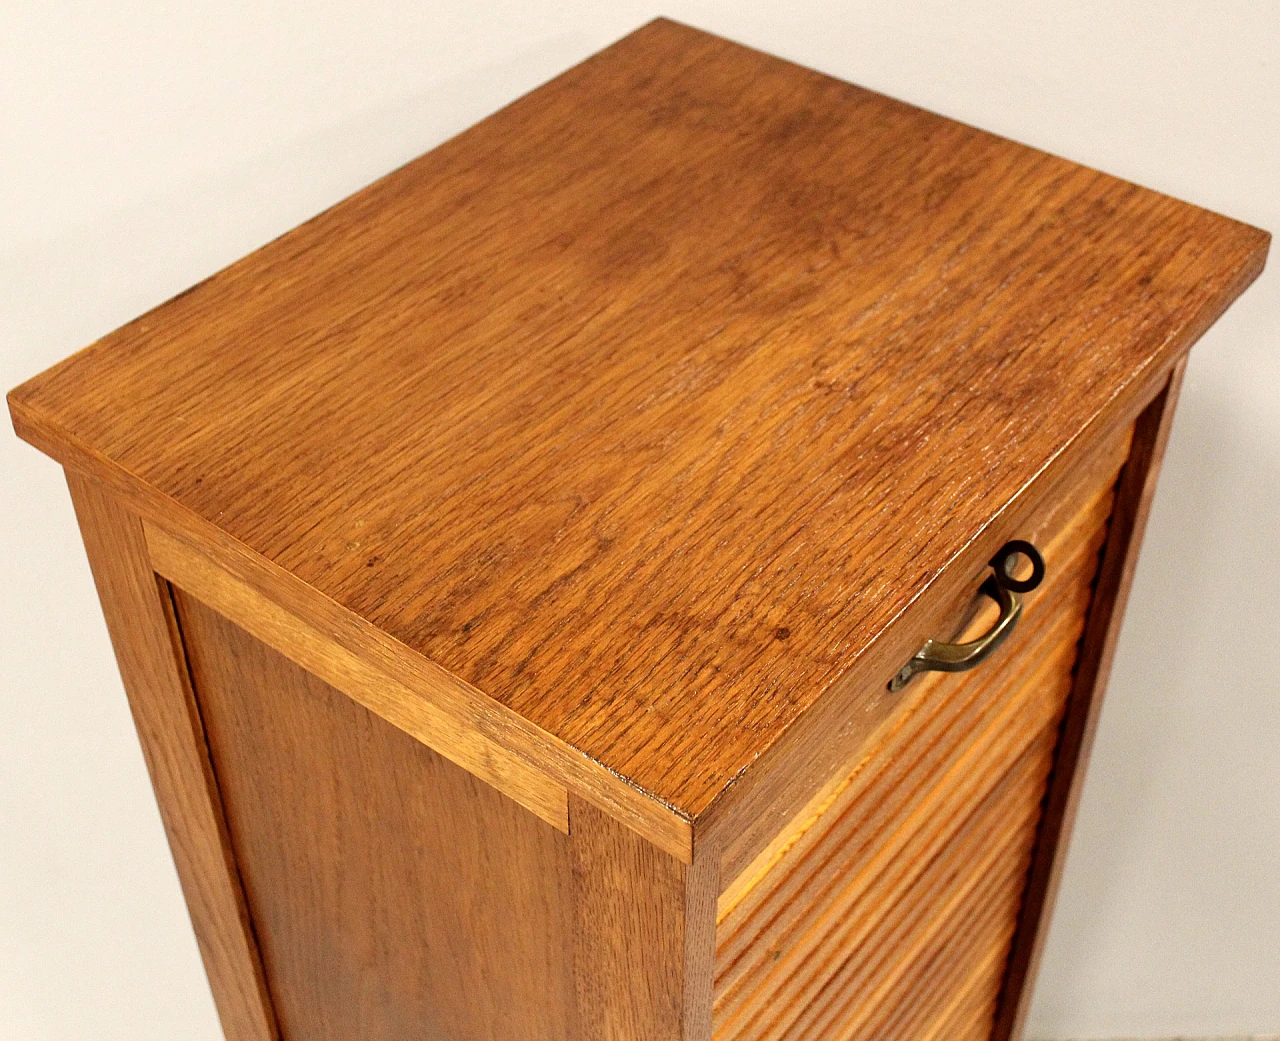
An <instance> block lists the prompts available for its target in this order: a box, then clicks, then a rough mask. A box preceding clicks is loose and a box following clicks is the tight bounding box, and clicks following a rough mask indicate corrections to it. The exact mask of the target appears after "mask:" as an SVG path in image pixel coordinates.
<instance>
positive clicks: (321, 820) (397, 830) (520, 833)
mask: <svg viewBox="0 0 1280 1041" xmlns="http://www.w3.org/2000/svg"><path fill="white" fill-rule="evenodd" d="M175 601H176V603H177V606H178V617H179V620H180V623H181V627H182V633H183V637H184V639H185V641H186V645H187V649H188V654H189V657H190V661H191V671H192V676H193V677H194V681H195V688H196V690H197V692H198V696H199V701H200V707H201V711H202V713H203V717H204V720H205V725H206V727H207V731H208V735H209V747H210V750H211V752H212V758H213V763H214V767H215V769H216V773H217V777H218V783H219V787H220V789H221V792H222V798H223V802H224V805H225V806H226V812H227V819H228V822H229V827H230V836H231V845H232V848H233V849H234V851H235V855H236V859H237V861H238V863H239V865H240V870H241V873H242V877H243V879H244V885H245V890H246V892H247V894H248V903H249V908H250V910H251V911H252V915H253V921H254V927H255V930H256V933H257V936H258V939H259V941H260V943H261V946H262V954H263V960H264V963H265V966H266V976H267V980H268V982H269V984H270V988H271V993H272V995H273V996H274V998H275V1007H276V1010H277V1013H278V1015H279V1018H280V1024H281V1029H282V1032H283V1035H284V1037H285V1038H289V1039H297V1041H303V1039H305V1041H323V1039H335V1041H337V1039H341V1041H353V1039H356V1038H359V1039H361V1041H378V1039H385V1041H413V1039H421V1041H439V1039H441V1038H449V1039H451V1041H510V1039H512V1038H527V1039H529V1041H565V1039H571V1038H575V1037H577V1036H578V1031H577V995H576V992H575V985H574V975H573V950H574V945H575V935H576V933H577V932H578V929H579V926H578V924H577V923H576V922H575V920H574V912H573V900H574V892H575V886H576V883H575V880H574V858H573V853H572V851H571V850H570V847H569V840H568V838H567V837H566V836H565V835H564V834H562V833H561V832H559V831H557V830H556V829H555V828H553V827H551V826H550V825H548V824H546V823H544V822H543V821H542V820H540V819H538V818H537V817H535V816H534V815H533V814H531V813H529V812H528V811H527V810H525V809H524V808H523V807H521V806H520V805H518V804H517V803H516V802H514V801H512V800H510V799H508V798H507V797H506V796H504V795H501V794H499V793H498V792H497V791H495V790H494V789H493V788H491V787H489V786H488V785H487V784H485V783H484V782H482V781H480V780H478V779H477V778H475V777H473V776H472V775H471V774H469V773H468V772H466V771H465V770H463V769H460V768H459V767H457V766H455V765H454V764H452V763H450V762H449V761H447V760H446V759H444V758H442V757H441V756H439V755H437V754H436V753H434V752H432V751H431V750H430V749H428V748H427V747H425V746H424V745H422V744H421V743H419V742H418V741H415V740H414V739H413V738H412V737H410V736H409V735H407V734H405V733H402V732H401V731H400V730H398V729H396V728H395V727H393V726H391V725H390V724H389V723H387V722H386V721H384V720H382V719H380V718H378V717H377V716H375V715H374V714H372V713H370V712H369V711H367V710H366V709H364V708H363V707H361V706H360V705H358V704H357V703H355V702H354V701H352V700H351V699H350V698H348V697H347V696H346V695H345V694H343V693H341V692H339V691H338V690H335V689H334V688H333V687H331V686H329V685H328V684H326V683H324V682H323V681H321V680H320V679H318V678H316V677H315V676H313V675H311V674H310V673H308V672H306V671H305V670H303V669H302V668H300V667H299V666H297V665H295V664H294V663H293V662H291V661H289V660H288V659H286V658H284V657H283V656H281V655H279V654H277V653H276V652H275V651H273V650H271V649H270V648H268V647H267V646H265V645H264V644H262V643H261V642H259V641H258V640H256V639H254V638H253V637H251V636H250V635H249V634H248V633H246V632H244V631H243V630H241V629H240V628H238V627H237V626H235V625H233V624H232V623H231V622H229V621H227V620H226V619H224V618H222V617H221V616H220V615H218V614H217V613H216V612H214V611H213V610H212V609H210V608H209V607H206V606H205V605H203V604H201V603H200V602H199V601H197V600H195V599H194V598H192V597H190V596H189V595H187V594H185V593H183V592H181V591H178V592H176V593H175ZM634 841H635V842H637V843H639V842H642V840H640V839H639V838H635V839H634ZM649 848H650V849H652V847H649ZM655 856H657V857H660V858H662V859H664V860H668V861H670V862H671V863H672V864H676V862H675V861H674V860H671V858H669V857H666V855H665V854H662V853H655Z"/></svg>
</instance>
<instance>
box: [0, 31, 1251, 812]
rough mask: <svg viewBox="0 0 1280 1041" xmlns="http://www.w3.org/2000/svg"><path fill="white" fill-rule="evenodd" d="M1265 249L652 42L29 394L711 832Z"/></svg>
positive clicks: (1184, 208) (852, 104)
mask: <svg viewBox="0 0 1280 1041" xmlns="http://www.w3.org/2000/svg"><path fill="white" fill-rule="evenodd" d="M1267 243H1268V237H1267V235H1266V234H1265V233H1263V232H1261V231H1258V230H1256V229H1254V228H1251V227H1248V226H1246V225H1243V224H1240V223H1238V222H1235V221H1232V220H1229V219H1227V218H1225V217H1222V216H1219V215H1216V214H1213V213H1210V212H1207V211H1205V210H1203V209H1199V208H1197V207H1195V206H1191V205H1188V204H1186V203H1183V202H1179V201H1177V200H1175V199H1172V198H1169V197H1167V196H1164V195H1160V194H1158V193H1156V192H1153V191H1148V190H1146V189H1143V188H1139V187H1136V186H1135V185H1132V184H1129V183H1126V182H1124V181H1120V180H1117V179H1116V178H1113V177H1109V176H1106V175H1104V174H1101V173H1098V172H1096V171H1093V170H1090V169H1087V168H1085V167H1082V166H1078V165H1076V164H1073V163H1070V162H1067V161H1065V160H1062V159H1059V158H1055V157H1053V156H1050V155H1046V154H1045V153H1043V152H1040V151H1037V150H1035V149H1032V148H1027V147H1024V146H1021V145H1018V144H1015V143H1012V142H1010V141H1007V140H1004V139H1001V138H998V137H995V136H993V135H991V134H987V133H984V132H982V131H979V130H976V129H973V128H971V127H968V126H964V125H962V124H960V123H956V122H953V121H951V120H948V119H944V118H942V117H940V116H937V115H933V114H931V113H928V112H924V111H922V110H920V109H917V108H913V107H911V106H909V105H906V104H903V103H900V102H897V101H894V100H891V99H889V98H886V97H883V96H881V95H878V94H875V93H871V92H869V91H866V90H863V89H860V88H858V87H855V86H851V85H849V84H846V83H843V82H840V81H837V80H835V79H832V78H829V77H827V76H823V75H819V74H818V73H815V72H811V71H808V70H806V69H803V68H800V67H797V66H795V65H792V64H789V63H787V62H784V61H781V60H778V59H776V58H772V57H768V56H765V55H763V54H760V53H757V52H755V51H752V50H749V49H746V48H744V47H741V46H738V45H735V44H732V43H729V42H726V41H725V40H722V39H719V38H717V37H714V36H711V35H707V34H704V33H701V32H698V31H695V30H692V29H689V28H686V27H683V26H680V25H677V24H674V23H671V22H668V21H658V22H654V23H652V24H650V25H648V26H646V27H644V28H643V29H641V30H639V31H638V32H636V33H634V34H632V35H631V36H629V37H627V38H626V39H624V40H623V41H621V42H620V43H618V44H616V45H614V46H613V47H611V48H609V49H607V50H606V51H604V52H602V53H600V54H599V55H596V56H595V57H593V58H591V59H589V60H588V61H586V62H584V63H583V64H581V65H579V66H577V67H575V68H573V69H571V70H570V71H568V72H566V73H565V74H564V75H562V76H560V77H559V78H557V79H556V80H554V81H552V82H550V83H548V84H547V85H545V86H543V87H542V88H540V89H539V90H536V91H534V92H533V93H531V94H529V95H527V96H525V97H523V98H521V99H520V100H518V101H516V102H515V103H513V104H512V105H510V106H509V107H507V108H505V109H503V110H502V111H501V112H499V113H497V114H496V115H494V116H492V117H490V118H488V119H486V120H484V121H483V122H481V123H480V124H478V125H477V126H475V127H473V128H472V129H470V130H468V131H466V132H465V133H463V134H461V135H459V136H458V137H455V138H453V139H452V140H450V141H448V142H446V143H445V144H443V145H441V146H440V147H439V148H437V149H435V150H434V151H432V152H430V153H428V154H426V155H424V156H422V157H421V158H419V159H417V160H415V161H414V162H412V163H409V164H408V165H407V166H405V167H402V168H401V169H399V170H397V171H395V172H394V173H392V174H390V175H389V176H387V177H385V178H383V179H382V180H380V181H378V182H376V183H375V184H373V185H371V186H369V187H368V188H366V189H364V190H363V191H361V192H359V193H357V194H356V195H354V196H352V197H350V198H348V199H346V200H344V201H343V202H341V203H339V204H338V205H336V206H334V207H333V208H332V209H330V210H328V211H326V212H325V213H323V214H321V215H320V216H318V217H316V218H315V219H313V220H311V221H309V222H308V223H306V224H304V225H302V226H301V227H299V228H297V229H295V230H294V231H292V232H290V233H288V234H287V235H284V236H283V237H281V238H279V239H277V240H275V241H274V242H271V243H270V244H268V245H267V246H264V247H263V248H262V249H260V250H258V251H257V252H255V253H253V254H252V255H250V256H248V257H246V258H244V259H243V260H241V261H239V262H238V263H236V264H233V265H232V266H231V267H229V268H227V269H226V270H224V271H222V272H220V273H218V274H216V275H214V276H213V277H212V278H210V279H208V280H207V281H205V282H202V283H200V284H199V285H197V286H195V287H194V288H192V289H190V290H188V291H187V292H185V293H183V294H182V295H180V296H178V297H176V298H174V299H173V300H170V301H169V302H167V303H165V304H163V305H162V306H160V307H158V308H156V309H155V310H154V311H152V312H150V313H149V314H147V315H145V316H144V317H142V318H139V319H138V320H136V321H134V322H131V323H130V324H128V325H126V326H124V327H123V328H121V329H120V330H118V331H116V332H114V333H112V334H111V335H109V336H107V337H105V338H104V339H102V340H100V341H99V342H97V343H95V344H93V345H92V346H90V347H88V348H86V349H85V350H83V351H81V352H80V353H79V354H77V355H75V356H74V357H72V358H70V359H68V360H67V361H65V362H63V363H62V364H60V365H58V366H56V367H55V368H53V369H50V370H49V371H47V372H46V373H44V374H42V375H40V376H38V377H36V378H35V379H33V380H31V381H30V382H28V383H27V384H25V385H23V386H22V387H20V388H18V389H17V390H16V391H14V392H13V393H12V394H11V395H10V399H9V400H10V407H11V410H12V413H13V416H14V422H15V426H16V427H17V429H18V430H19V432H20V433H21V434H22V435H23V436H24V437H27V438H28V439H29V440H32V441H33V442H34V443H36V444H37V445H39V446H40V447H42V448H44V449H45V450H47V451H49V452H50V453H51V454H53V455H55V456H56V457H57V458H59V459H61V460H62V461H63V462H65V463H67V464H68V465H71V466H73V467H75V468H78V469H81V470H87V471H89V472H91V473H93V474H95V475H97V476H99V477H101V478H103V479H105V480H107V481H109V482H110V483H111V484H112V485H114V486H115V487H117V488H119V489H122V490H124V491H126V492H127V493H128V494H129V495H130V496H131V498H132V501H134V502H135V503H138V504H140V506H139V508H141V509H144V510H149V511H151V512H152V513H154V514H155V515H157V516H163V517H164V518H166V522H167V523H168V524H170V525H175V526H180V527H185V528H186V529H187V530H188V531H189V532H193V533H195V535H196V536H198V537H207V538H209V539H214V538H218V539H222V540H224V542H227V543H228V544H230V543H234V544H235V545H237V546H239V547H241V548H243V550H244V551H245V552H246V553H248V554H251V555H253V556H255V557H257V558H261V559H262V560H264V561H266V562H267V563H268V564H269V565H270V567H271V568H273V569H276V570H278V571H279V572H280V573H281V574H285V575H288V576H290V577H291V578H292V579H295V580H297V581H299V582H300V583H305V584H306V586H308V587H310V588H311V589H313V590H315V591H316V592H317V593H318V594H321V595H323V597H324V598H327V600H328V601H332V602H333V603H334V604H336V605H338V607H340V608H341V609H343V610H344V611H345V612H348V613H349V614H350V615H351V616H353V617H354V618H356V619H358V620H360V621H361V623H362V624H369V625H371V626H373V627H376V628H377V629H378V630H380V631H381V632H382V633H385V634H386V635H387V636H389V637H390V638H391V639H392V640H393V641H395V642H396V644H397V645H400V646H402V647H403V648H405V649H407V652H409V653H414V654H418V655H421V656H423V657H424V658H426V659H429V660H430V661H431V662H434V663H435V664H436V665H437V666H439V667H440V668H442V669H444V670H447V672H448V673H451V674H452V676H453V677H456V678H457V679H458V680H460V681H461V682H462V683H464V684H467V685H469V686H470V687H472V688H474V689H475V690H476V691H478V692H481V693H482V694H483V695H486V696H487V697H489V698H491V699H493V700H494V701H496V702H497V703H499V704H500V705H501V706H504V707H505V709H506V710H510V712H512V713H514V714H515V715H517V716H518V717H521V718H522V719H523V720H526V721H528V722H529V723H530V724H532V725H533V726H534V727H536V728H538V729H539V730H541V731H543V732H545V733H546V734H547V735H548V740H552V741H555V742H558V743H560V744H562V745H564V746H567V747H568V748H569V749H571V750H576V752H575V754H578V753H580V754H582V755H583V756H585V757H587V758H589V759H590V760H594V761H595V762H596V763H599V764H603V765H604V767H606V768H607V769H608V770H609V771H610V772H611V773H613V774H614V775H616V776H619V777H621V778H624V779H626V780H627V781H628V782H629V783H630V784H631V785H633V786H634V787H635V788H637V789H640V790H642V791H643V792H645V793H648V794H649V795H650V796H651V797H652V798H653V799H654V800H655V802H657V803H659V804H662V805H664V806H665V807H667V808H669V809H670V810H671V811H672V812H673V813H675V814H678V815H680V816H681V817H684V818H686V819H691V820H692V819H696V818H697V817H698V816H699V815H701V814H703V813H704V812H706V811H707V810H708V808H709V807H710V806H711V805H712V803H713V801H714V800H715V799H716V797H717V795H718V794H719V793H721V792H722V791H724V790H725V789H726V787H727V786H729V785H730V784H731V783H732V782H733V781H734V779H735V778H737V777H738V776H739V775H740V774H742V772H743V771H744V770H745V769H747V768H748V767H749V766H750V765H751V764H752V763H753V761H755V760H756V759H757V758H758V757H759V756H761V755H762V754H763V753H764V752H765V751H766V750H767V749H768V748H769V747H770V746H771V745H772V744H774V742H776V741H777V740H778V739H779V738H780V737H781V736H782V735H783V734H784V733H785V732H786V731H787V730H788V728H789V727H791V726H792V725H793V724H794V723H795V722H796V721H797V720H798V719H800V718H801V717H802V716H803V715H804V714H805V712H806V710H808V709H810V708H811V707H812V706H813V705H814V704H815V703H817V701H818V700H819V699H820V698H822V696H823V694H824V693H825V692H826V691H828V690H829V689H830V688H831V687H832V685H833V684H835V683H836V682H837V681H839V680H840V679H841V677H843V676H845V675H846V674H848V673H849V671H850V670H851V669H852V668H853V667H854V666H855V665H856V663H857V662H858V661H859V660H860V659H861V658H862V657H863V656H864V655H865V654H866V653H867V652H868V649H869V648H871V647H872V646H873V645H874V644H875V642H876V641H877V639H878V638H879V637H881V636H882V634H884V633H885V632H886V631H888V630H889V629H890V628H891V627H892V626H893V625H894V624H895V620H896V619H899V618H900V616H902V615H903V613H904V611H906V610H907V609H908V608H909V607H910V605H912V604H913V603H914V602H916V601H917V600H918V599H919V598H920V597H922V596H923V595H924V594H925V593H926V592H927V591H928V590H929V589H930V587H931V586H932V585H933V583H934V582H935V581H936V580H937V579H938V577H939V576H940V575H942V574H944V573H945V571H946V570H947V568H948V566H949V565H950V564H951V563H952V562H953V561H955V560H957V559H958V558H959V557H960V556H961V554H962V553H963V552H964V551H965V549H966V547H968V546H970V544H972V543H973V541H974V540H975V538H976V537H977V536H978V535H979V534H980V533H981V532H983V531H985V530H986V529H987V528H988V527H989V526H990V525H991V524H992V523H993V521H994V520H995V519H996V518H998V517H1000V516H1001V515H1002V513H1004V511H1006V510H1007V509H1009V508H1010V505H1011V504H1012V503H1014V502H1015V501H1016V500H1017V499H1018V497H1019V495H1020V494H1022V493H1023V492H1024V490H1025V489H1026V488H1027V487H1028V486H1029V485H1031V483H1032V482H1033V481H1034V480H1035V479H1036V478H1037V475H1039V474H1041V473H1042V472H1043V471H1045V470H1046V468H1048V467H1050V466H1051V464H1052V463H1053V461H1054V460H1055V459H1057V458H1058V457H1059V456H1061V455H1062V454H1063V453H1064V452H1067V451H1068V450H1069V449H1070V448H1071V447H1072V446H1073V445H1076V444H1078V443H1080V442H1081V441H1082V440H1087V439H1088V438H1089V437H1091V436H1092V432H1095V431H1097V430H1099V429H1100V428H1101V426H1102V425H1104V424H1105V423H1107V422H1108V421H1109V417H1111V416H1112V415H1113V414H1117V410H1119V409H1121V408H1122V407H1123V406H1124V403H1125V402H1126V400H1127V399H1128V398H1130V397H1132V396H1134V395H1136V394H1137V393H1138V392H1139V388H1140V387H1142V386H1144V385H1145V384H1146V382H1147V381H1148V380H1149V379H1150V378H1152V376H1153V374H1154V373H1156V372H1157V371H1158V370H1161V369H1167V367H1168V366H1169V365H1170V364H1172V361H1173V360H1174V359H1175V358H1176V357H1177V355H1178V354H1180V353H1181V352H1182V351H1184V350H1185V349H1186V348H1187V347H1188V346H1189V345H1190V343H1191V342H1192V341H1193V340H1194V339H1195V338H1196V337H1197V336H1199V335H1200V333H1202V332H1203V331H1204V330H1205V328H1207V326H1208V325H1209V324H1210V323H1211V322H1212V321H1213V320H1214V319H1215V318H1216V317H1217V316H1218V315H1219V314H1220V313H1221V312H1222V310H1223V309H1224V308H1225V307H1226V306H1227V305H1228V304H1229V303H1230V302H1231V300H1232V299H1234V298H1235V296H1237V295H1238V294H1239V293H1240V292H1241V291H1242V290H1243V289H1244V287H1245V286H1246V285H1247V284H1248V283H1249V282H1250V281H1251V280H1252V279H1253V278H1254V277H1255V276H1256V275H1257V273H1258V272H1259V271H1260V270H1261V268H1262V264H1263V261H1264V258H1265V254H1266V249H1267ZM886 678H887V677H886Z"/></svg>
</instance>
